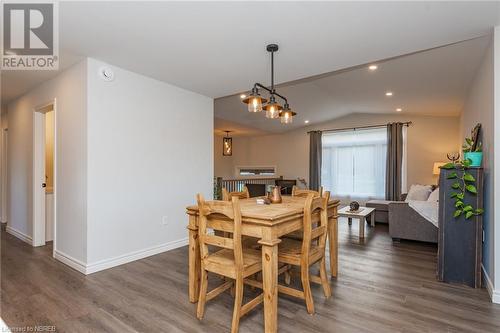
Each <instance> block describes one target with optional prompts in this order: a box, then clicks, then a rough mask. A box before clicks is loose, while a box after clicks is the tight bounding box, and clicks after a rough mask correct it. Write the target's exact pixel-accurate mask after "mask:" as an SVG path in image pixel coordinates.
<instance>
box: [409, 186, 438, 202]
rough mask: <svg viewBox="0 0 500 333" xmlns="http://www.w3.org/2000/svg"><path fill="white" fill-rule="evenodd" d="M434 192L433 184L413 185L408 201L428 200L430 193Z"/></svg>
mask: <svg viewBox="0 0 500 333" xmlns="http://www.w3.org/2000/svg"><path fill="white" fill-rule="evenodd" d="M431 192H432V186H431V185H418V184H416V185H412V186H411V187H410V190H409V191H408V196H407V197H406V201H410V200H417V201H427V199H428V198H429V195H430V194H431Z"/></svg>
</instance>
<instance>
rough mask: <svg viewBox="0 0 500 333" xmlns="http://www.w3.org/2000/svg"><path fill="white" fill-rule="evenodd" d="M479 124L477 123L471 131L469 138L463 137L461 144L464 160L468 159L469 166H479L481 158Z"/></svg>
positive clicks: (481, 147) (481, 148)
mask: <svg viewBox="0 0 500 333" xmlns="http://www.w3.org/2000/svg"><path fill="white" fill-rule="evenodd" d="M480 130H481V124H477V125H476V127H474V129H473V130H472V132H471V137H470V138H465V142H464V144H463V146H462V150H463V153H464V160H470V166H471V167H480V166H481V162H482V160H483V145H482V142H480V141H479V132H480Z"/></svg>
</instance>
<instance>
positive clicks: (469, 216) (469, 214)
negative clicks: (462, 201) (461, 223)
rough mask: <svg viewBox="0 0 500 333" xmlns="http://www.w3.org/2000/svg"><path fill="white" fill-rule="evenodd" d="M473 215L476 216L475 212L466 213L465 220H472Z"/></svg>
mask: <svg viewBox="0 0 500 333" xmlns="http://www.w3.org/2000/svg"><path fill="white" fill-rule="evenodd" d="M472 215H474V213H473V212H467V213H465V218H466V219H467V220H468V219H470V218H471V216H472Z"/></svg>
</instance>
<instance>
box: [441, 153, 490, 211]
mask: <svg viewBox="0 0 500 333" xmlns="http://www.w3.org/2000/svg"><path fill="white" fill-rule="evenodd" d="M471 165H472V163H471V161H470V159H465V160H463V161H458V162H455V163H447V164H445V165H443V166H442V168H443V169H448V170H451V169H455V171H453V172H451V173H449V174H448V176H447V177H446V179H453V180H455V181H454V182H453V184H452V185H451V188H452V192H451V194H450V197H451V198H452V199H454V200H455V205H454V206H455V212H454V213H453V217H455V218H459V217H460V216H461V215H464V216H465V219H467V220H468V219H470V218H471V217H473V216H478V215H481V214H483V213H484V209H482V208H478V207H473V206H472V204H469V203H466V202H465V196H466V194H467V193H468V194H470V195H472V196H475V195H477V187H476V179H475V178H474V176H473V175H472V174H470V173H469V172H467V169H468V168H469V167H470V166H471Z"/></svg>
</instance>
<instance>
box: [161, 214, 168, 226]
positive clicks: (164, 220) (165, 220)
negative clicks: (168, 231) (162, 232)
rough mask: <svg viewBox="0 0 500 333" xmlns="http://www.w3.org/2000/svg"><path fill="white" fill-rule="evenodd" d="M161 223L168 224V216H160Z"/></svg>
mask: <svg viewBox="0 0 500 333" xmlns="http://www.w3.org/2000/svg"><path fill="white" fill-rule="evenodd" d="M161 224H162V225H167V224H168V216H166V215H165V216H163V217H162V218H161Z"/></svg>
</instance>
